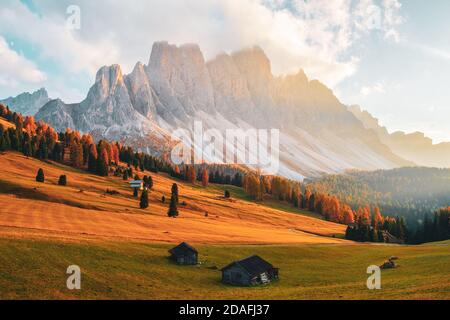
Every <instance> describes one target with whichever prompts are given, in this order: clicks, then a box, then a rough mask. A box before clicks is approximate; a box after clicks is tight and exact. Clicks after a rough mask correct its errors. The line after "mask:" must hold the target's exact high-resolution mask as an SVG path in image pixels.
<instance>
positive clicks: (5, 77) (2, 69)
mask: <svg viewBox="0 0 450 320" xmlns="http://www.w3.org/2000/svg"><path fill="white" fill-rule="evenodd" d="M45 80H46V75H45V74H44V72H42V71H41V70H39V69H38V68H37V67H36V65H35V64H34V63H33V62H31V61H29V60H27V59H26V58H25V57H24V56H22V55H20V54H18V53H17V52H16V51H14V50H12V49H11V48H10V46H9V45H8V43H7V42H6V40H5V39H4V38H3V37H1V36H0V85H2V86H4V87H10V88H14V87H16V86H18V85H19V84H20V83H26V84H36V85H38V84H40V83H42V82H43V81H45Z"/></svg>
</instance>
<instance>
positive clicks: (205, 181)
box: [202, 168, 209, 187]
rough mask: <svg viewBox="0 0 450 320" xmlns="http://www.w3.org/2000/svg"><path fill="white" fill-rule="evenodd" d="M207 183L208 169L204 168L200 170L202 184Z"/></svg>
mask: <svg viewBox="0 0 450 320" xmlns="http://www.w3.org/2000/svg"><path fill="white" fill-rule="evenodd" d="M208 183H209V173H208V169H206V168H204V169H203V172H202V186H203V187H207V186H208Z"/></svg>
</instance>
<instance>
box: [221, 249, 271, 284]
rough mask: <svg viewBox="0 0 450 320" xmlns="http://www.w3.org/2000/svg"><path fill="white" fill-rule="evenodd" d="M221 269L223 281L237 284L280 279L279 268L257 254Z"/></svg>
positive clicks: (266, 282) (268, 281)
mask: <svg viewBox="0 0 450 320" xmlns="http://www.w3.org/2000/svg"><path fill="white" fill-rule="evenodd" d="M221 271H222V282H223V283H226V284H231V285H236V286H255V285H262V284H268V283H270V282H272V281H274V280H276V279H278V269H277V268H275V267H274V266H272V265H271V264H270V263H269V262H267V261H266V260H264V259H262V258H261V257H259V256H257V255H254V256H251V257H248V258H245V259H243V260H239V261H235V262H232V263H230V264H229V265H228V266H226V267H224V268H223V269H222V270H221Z"/></svg>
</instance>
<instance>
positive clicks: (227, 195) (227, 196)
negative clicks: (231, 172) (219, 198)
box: [225, 190, 231, 199]
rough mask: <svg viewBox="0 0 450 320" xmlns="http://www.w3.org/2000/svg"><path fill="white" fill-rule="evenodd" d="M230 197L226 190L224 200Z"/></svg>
mask: <svg viewBox="0 0 450 320" xmlns="http://www.w3.org/2000/svg"><path fill="white" fill-rule="evenodd" d="M230 197H231V195H230V191H228V190H225V198H227V199H228V198H230Z"/></svg>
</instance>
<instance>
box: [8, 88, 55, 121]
mask: <svg viewBox="0 0 450 320" xmlns="http://www.w3.org/2000/svg"><path fill="white" fill-rule="evenodd" d="M49 101H50V98H49V97H48V94H47V91H46V90H45V89H44V88H42V89H39V90H37V91H35V92H33V93H28V92H24V93H22V94H20V95H18V96H17V97H10V98H7V99H5V100H0V103H1V104H4V105H7V106H9V108H10V109H11V110H14V111H16V112H20V113H21V114H23V115H24V116H34V115H35V114H36V112H38V110H39V109H40V108H41V107H42V106H43V105H44V104H46V103H47V102H49Z"/></svg>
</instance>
